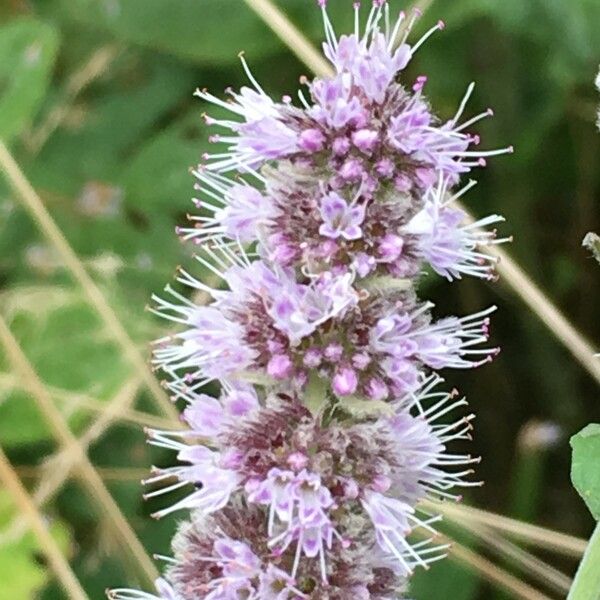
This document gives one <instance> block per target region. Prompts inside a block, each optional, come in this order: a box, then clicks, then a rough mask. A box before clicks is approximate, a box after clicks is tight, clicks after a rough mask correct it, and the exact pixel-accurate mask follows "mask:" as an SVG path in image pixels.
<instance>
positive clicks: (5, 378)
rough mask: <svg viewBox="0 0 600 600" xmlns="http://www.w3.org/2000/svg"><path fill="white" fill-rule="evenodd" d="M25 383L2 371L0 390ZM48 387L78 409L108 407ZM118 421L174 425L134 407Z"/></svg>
mask: <svg viewBox="0 0 600 600" xmlns="http://www.w3.org/2000/svg"><path fill="white" fill-rule="evenodd" d="M25 387H26V386H25V383H24V382H23V381H22V380H20V379H19V378H18V377H15V375H13V374H12V373H0V390H1V389H2V388H4V389H8V388H18V389H24V388H25ZM46 389H47V390H48V392H50V395H51V396H52V397H53V398H54V400H55V401H57V402H64V403H67V404H69V405H70V406H75V407H76V408H77V409H83V410H88V411H90V412H93V413H99V414H102V413H103V412H104V411H105V410H106V407H107V403H106V402H101V401H100V400H97V399H96V398H93V397H92V396H90V395H89V394H86V393H84V392H72V391H70V390H64V389H62V388H57V387H54V386H51V385H47V386H46ZM118 421H119V422H122V423H128V424H131V425H135V426H141V427H154V428H156V429H169V428H172V427H173V421H171V420H169V419H165V418H163V417H157V416H155V415H150V414H148V413H145V412H141V411H139V410H135V409H132V408H128V409H122V410H121V412H120V414H119V415H118Z"/></svg>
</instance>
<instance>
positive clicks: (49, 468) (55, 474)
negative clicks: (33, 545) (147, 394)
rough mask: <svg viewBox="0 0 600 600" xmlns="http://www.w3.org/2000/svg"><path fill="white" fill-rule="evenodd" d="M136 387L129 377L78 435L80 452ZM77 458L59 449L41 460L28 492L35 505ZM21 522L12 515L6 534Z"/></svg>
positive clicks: (129, 400)
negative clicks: (10, 526)
mask: <svg viewBox="0 0 600 600" xmlns="http://www.w3.org/2000/svg"><path fill="white" fill-rule="evenodd" d="M139 387H140V382H139V380H138V379H135V378H134V379H131V380H130V381H128V382H126V383H125V385H123V387H122V388H121V389H120V390H119V391H118V392H117V394H116V395H115V396H114V398H113V399H112V400H110V402H108V403H107V404H106V405H105V408H106V410H105V411H104V412H103V413H102V414H101V415H100V417H99V418H98V419H97V420H96V421H94V422H93V423H92V424H91V425H90V426H89V427H88V428H87V429H86V431H85V432H84V433H83V434H82V435H81V436H80V437H79V440H78V442H79V445H80V447H81V449H82V451H83V452H87V451H88V450H89V447H90V446H91V445H92V444H93V443H94V442H95V441H96V440H98V438H100V437H101V436H102V435H103V434H104V432H105V431H106V430H107V429H108V428H109V427H110V426H111V425H112V424H113V423H114V422H115V421H117V420H119V417H120V413H121V411H123V410H126V409H127V408H128V407H129V405H131V404H132V403H133V402H134V401H135V397H136V395H137V393H138V391H139ZM78 459H79V455H76V454H73V453H70V452H67V450H59V451H58V452H57V453H56V454H54V455H53V456H50V457H48V458H47V459H46V460H45V461H44V466H43V467H42V468H41V469H40V470H39V472H40V473H43V475H42V476H41V477H40V481H39V482H38V484H37V486H36V489H35V490H34V492H33V494H32V497H33V501H34V502H35V504H36V506H38V507H41V506H43V505H44V504H45V503H46V502H48V501H49V500H50V499H51V498H52V497H53V496H54V495H55V494H56V493H57V492H58V491H59V490H60V489H61V488H62V486H63V485H64V483H65V482H66V481H67V480H68V479H69V478H70V477H71V473H72V471H73V469H74V467H76V466H77V460H78ZM23 525H24V524H23V522H22V521H19V520H18V519H15V520H14V521H13V526H12V528H11V530H10V532H9V534H10V535H12V536H14V537H18V535H19V532H20V531H22V529H23Z"/></svg>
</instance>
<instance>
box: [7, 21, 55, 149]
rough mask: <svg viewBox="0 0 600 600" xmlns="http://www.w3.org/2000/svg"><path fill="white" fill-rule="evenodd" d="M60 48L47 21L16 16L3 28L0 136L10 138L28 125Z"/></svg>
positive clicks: (45, 88)
mask: <svg viewBox="0 0 600 600" xmlns="http://www.w3.org/2000/svg"><path fill="white" fill-rule="evenodd" d="M57 49H58V34H57V32H56V30H55V29H54V28H53V27H52V26H51V25H48V24H47V23H42V22H40V21H36V20H34V19H31V18H21V19H15V20H13V21H11V22H10V23H8V24H6V25H4V26H3V27H2V28H0V138H2V139H3V140H5V141H10V140H11V139H12V138H13V137H15V136H16V135H18V134H19V133H21V131H22V130H23V128H24V127H26V126H27V125H28V124H29V123H30V121H31V119H32V118H33V116H34V115H35V113H36V111H37V109H38V108H39V106H40V103H41V102H42V100H43V98H44V95H45V93H46V90H47V88H48V85H49V83H50V76H51V73H52V67H53V66H54V61H55V58H56V52H57Z"/></svg>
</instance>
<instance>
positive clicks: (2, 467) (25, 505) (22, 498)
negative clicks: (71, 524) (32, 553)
mask: <svg viewBox="0 0 600 600" xmlns="http://www.w3.org/2000/svg"><path fill="white" fill-rule="evenodd" d="M0 480H2V482H3V483H4V485H5V486H6V489H7V490H8V492H9V493H10V494H11V496H12V497H13V499H14V501H15V504H16V505H17V507H18V508H19V513H20V514H22V515H23V516H24V517H25V518H26V519H27V521H28V522H29V526H30V527H31V530H32V531H33V532H34V533H35V535H36V537H37V539H38V542H39V545H40V548H41V550H42V552H43V553H44V556H45V557H46V559H47V560H48V564H49V565H50V567H51V568H52V570H53V571H54V573H55V574H56V578H57V579H58V581H59V582H60V584H61V586H62V587H63V589H64V590H65V592H66V593H67V596H68V597H69V598H71V599H72V600H88V597H87V594H86V593H85V592H84V591H83V588H82V587H81V584H80V583H79V581H78V579H77V577H75V574H74V573H73V571H72V570H71V567H70V566H69V563H68V562H67V560H66V559H65V557H64V556H63V554H62V552H61V551H60V548H59V547H58V546H57V544H56V542H55V541H54V538H53V537H52V536H51V535H50V533H49V531H48V528H47V526H46V523H45V522H44V518H43V517H42V515H40V513H39V512H38V510H37V508H36V506H35V504H34V503H33V502H32V500H31V498H30V497H29V494H28V493H27V490H26V489H25V488H24V487H23V485H22V484H21V482H20V481H19V478H18V477H17V475H16V473H15V472H14V470H13V468H12V467H11V465H10V462H9V461H8V459H7V458H6V456H5V454H4V452H3V451H2V448H0Z"/></svg>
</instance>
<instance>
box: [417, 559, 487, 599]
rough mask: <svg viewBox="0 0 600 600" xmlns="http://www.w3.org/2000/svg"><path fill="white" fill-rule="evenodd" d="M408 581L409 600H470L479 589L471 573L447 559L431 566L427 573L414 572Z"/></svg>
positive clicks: (421, 571) (423, 571)
mask: <svg viewBox="0 0 600 600" xmlns="http://www.w3.org/2000/svg"><path fill="white" fill-rule="evenodd" d="M410 581H411V583H410V593H411V598H414V599H415V600H430V599H431V598H452V600H472V598H475V594H476V593H477V589H478V587H479V582H478V579H477V577H476V576H475V575H473V573H472V572H471V571H469V570H468V569H466V568H465V567H463V566H461V565H459V564H457V563H454V562H452V561H450V560H448V559H445V560H443V561H440V562H439V563H436V564H434V565H432V567H431V569H430V570H428V571H425V570H422V569H420V570H418V571H416V572H415V574H414V575H413V577H412V578H411V580H410Z"/></svg>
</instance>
